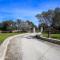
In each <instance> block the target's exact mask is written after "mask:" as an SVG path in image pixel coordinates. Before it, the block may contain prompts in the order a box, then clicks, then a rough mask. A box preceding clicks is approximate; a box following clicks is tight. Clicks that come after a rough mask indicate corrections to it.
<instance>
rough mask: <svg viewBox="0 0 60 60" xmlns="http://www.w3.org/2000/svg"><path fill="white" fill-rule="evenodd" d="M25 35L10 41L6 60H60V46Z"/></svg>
mask: <svg viewBox="0 0 60 60" xmlns="http://www.w3.org/2000/svg"><path fill="white" fill-rule="evenodd" d="M33 35H35V34H31V33H29V34H24V35H20V36H19V37H16V38H14V39H12V40H11V41H10V44H9V45H8V49H7V52H6V57H5V60H60V45H57V44H53V43H49V42H46V41H42V40H38V39H35V38H33V37H32V36H33Z"/></svg>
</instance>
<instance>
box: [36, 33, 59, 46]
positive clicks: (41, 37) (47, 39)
mask: <svg viewBox="0 0 60 60" xmlns="http://www.w3.org/2000/svg"><path fill="white" fill-rule="evenodd" d="M35 37H36V38H37V39H41V40H44V41H48V42H51V43H55V44H59V45H60V40H59V39H53V38H46V37H43V36H41V35H39V34H37V35H36V36H35Z"/></svg>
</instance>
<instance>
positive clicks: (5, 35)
mask: <svg viewBox="0 0 60 60" xmlns="http://www.w3.org/2000/svg"><path fill="white" fill-rule="evenodd" d="M17 34H20V33H0V44H1V43H2V42H3V41H4V40H5V39H6V38H8V37H9V36H13V35H17Z"/></svg>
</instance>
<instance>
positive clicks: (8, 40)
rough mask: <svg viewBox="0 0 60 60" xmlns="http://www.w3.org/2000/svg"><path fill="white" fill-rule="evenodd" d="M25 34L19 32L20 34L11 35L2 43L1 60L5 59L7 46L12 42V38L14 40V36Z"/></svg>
mask: <svg viewBox="0 0 60 60" xmlns="http://www.w3.org/2000/svg"><path fill="white" fill-rule="evenodd" d="M24 34H26V33H24ZM24 34H18V35H14V36H10V37H8V38H7V39H5V41H4V42H3V43H2V44H1V45H0V60H4V59H5V55H6V52H7V47H8V44H9V43H10V40H12V39H13V38H15V37H18V36H20V35H21V36H22V35H24Z"/></svg>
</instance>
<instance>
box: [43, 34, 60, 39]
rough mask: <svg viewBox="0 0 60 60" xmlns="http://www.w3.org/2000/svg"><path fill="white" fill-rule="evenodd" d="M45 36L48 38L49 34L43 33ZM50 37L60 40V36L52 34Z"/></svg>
mask: <svg viewBox="0 0 60 60" xmlns="http://www.w3.org/2000/svg"><path fill="white" fill-rule="evenodd" d="M43 36H44V37H48V34H47V33H43ZM50 37H51V38H54V39H60V34H50Z"/></svg>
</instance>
